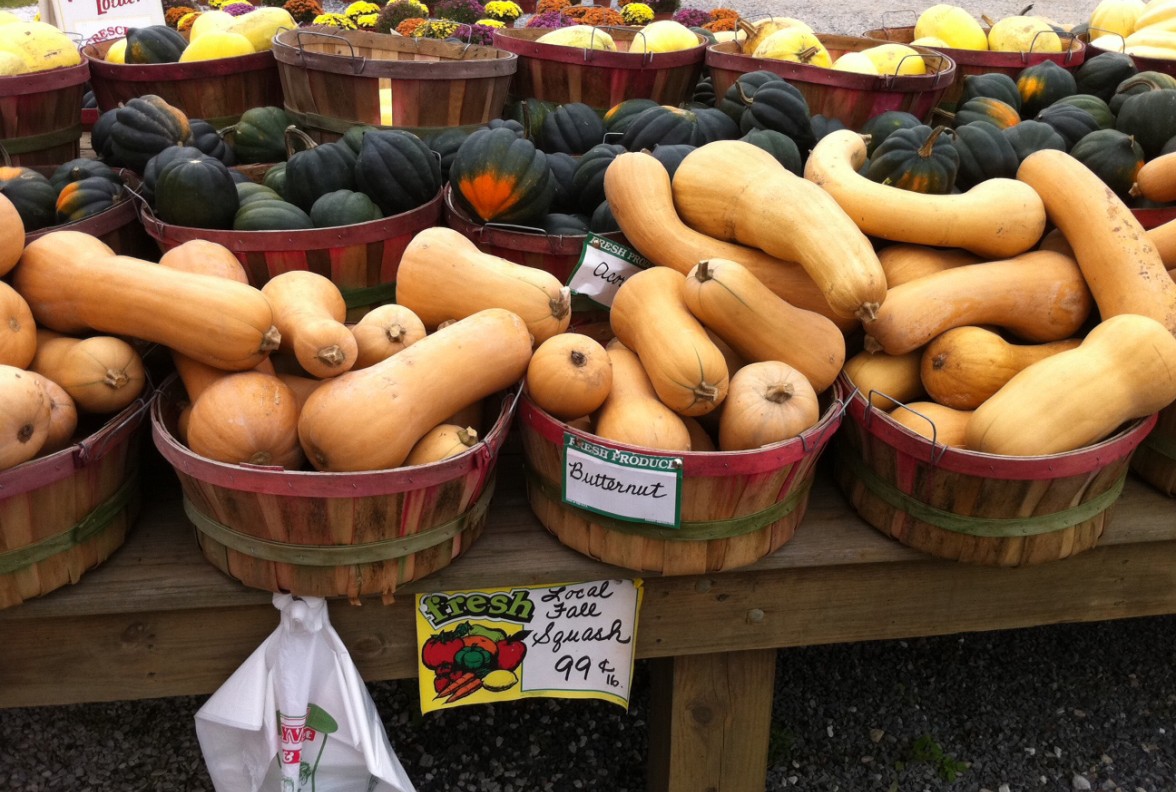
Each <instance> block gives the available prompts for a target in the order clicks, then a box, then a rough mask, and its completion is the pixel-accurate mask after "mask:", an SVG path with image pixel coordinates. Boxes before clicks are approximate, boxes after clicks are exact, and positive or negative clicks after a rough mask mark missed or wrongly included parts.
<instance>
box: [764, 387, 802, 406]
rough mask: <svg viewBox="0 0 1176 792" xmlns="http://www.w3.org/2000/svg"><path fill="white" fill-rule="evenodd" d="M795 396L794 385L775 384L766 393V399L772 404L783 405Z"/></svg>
mask: <svg viewBox="0 0 1176 792" xmlns="http://www.w3.org/2000/svg"><path fill="white" fill-rule="evenodd" d="M793 395H795V389H794V388H793V387H792V383H790V382H785V383H779V382H777V383H773V384H771V385H769V386H768V388H767V390H765V391H764V398H765V399H766V400H768V401H770V402H772V404H783V403H784V402H786V401H788V400H789V399H791V398H792V397H793Z"/></svg>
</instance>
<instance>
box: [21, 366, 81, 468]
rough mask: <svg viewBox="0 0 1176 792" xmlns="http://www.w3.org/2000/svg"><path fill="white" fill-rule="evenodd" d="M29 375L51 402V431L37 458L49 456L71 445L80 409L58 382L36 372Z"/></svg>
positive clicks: (46, 436)
mask: <svg viewBox="0 0 1176 792" xmlns="http://www.w3.org/2000/svg"><path fill="white" fill-rule="evenodd" d="M29 373H30V374H32V375H33V377H35V378H36V379H37V381H38V382H39V383H40V384H41V389H42V390H44V391H45V397H46V398H47V399H48V400H49V431H48V433H47V434H46V435H45V442H44V444H43V445H42V446H41V450H40V451H39V452H37V456H47V455H49V454H52V453H55V452H57V451H60V450H61V449H63V448H67V447H68V446H69V445H70V441H71V440H73V436H74V432H76V431H77V428H78V409H77V406H76V405H75V404H74V400H73V399H72V398H70V395H69V394H68V393H66V392H65V389H64V388H62V387H61V386H60V385H58V384H57V383H56V382H54V381H53V380H51V379H49V378H48V377H44V376H42V375H40V374H37V373H36V372H29Z"/></svg>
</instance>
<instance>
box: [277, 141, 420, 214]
mask: <svg viewBox="0 0 1176 792" xmlns="http://www.w3.org/2000/svg"><path fill="white" fill-rule="evenodd" d="M286 167H287V170H289V167H290V166H289V165H287V166H286ZM288 178H289V177H287V179H288ZM355 187H356V189H358V190H359V191H360V192H362V193H366V194H367V196H368V197H369V198H371V199H372V201H374V202H375V204H376V206H378V207H380V211H381V212H383V213H384V215H385V216H386V217H391V216H393V215H398V214H402V213H403V212H409V211H411V210H413V209H416V208H417V207H419V206H424V205H425V204H427V203H428V202H429V201H431V200H433V199H434V198H435V197H436V196H437V192H438V191H439V190H440V189H441V163H440V162H439V161H438V160H437V156H436V155H435V154H434V153H433V151H432V150H431V149H430V148H429V147H428V146H427V145H425V142H424V141H423V140H421V139H420V138H419V137H417V136H416V135H414V134H412V133H411V132H406V131H404V130H399V129H377V130H373V131H371V132H368V133H367V134H366V135H364V136H363V145H362V147H361V148H360V150H359V157H357V158H356V160H355ZM340 189H348V188H346V187H342V188H340ZM287 192H289V187H288V186H287ZM312 205H313V202H312Z"/></svg>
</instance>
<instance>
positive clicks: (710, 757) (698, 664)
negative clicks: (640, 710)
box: [646, 649, 776, 792]
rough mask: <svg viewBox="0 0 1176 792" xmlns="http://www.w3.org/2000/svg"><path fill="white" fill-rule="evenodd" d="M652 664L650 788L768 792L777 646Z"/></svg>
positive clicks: (654, 791)
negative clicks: (769, 747)
mask: <svg viewBox="0 0 1176 792" xmlns="http://www.w3.org/2000/svg"><path fill="white" fill-rule="evenodd" d="M651 662H652V665H651V668H650V673H651V689H650V693H651V696H652V701H651V706H650V719H649V720H650V722H649V759H648V762H647V766H648V773H649V775H648V780H647V784H646V788H647V789H648V790H649V792H763V789H764V786H765V785H766V783H767V774H768V735H769V732H770V729H771V721H772V691H773V688H774V683H775V677H776V650H775V649H758V650H753V651H743V652H721V653H716V654H704V655H685V656H682V657H667V658H660V659H657V660H654V661H651Z"/></svg>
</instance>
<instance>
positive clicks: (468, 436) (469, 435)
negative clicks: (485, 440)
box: [457, 426, 478, 446]
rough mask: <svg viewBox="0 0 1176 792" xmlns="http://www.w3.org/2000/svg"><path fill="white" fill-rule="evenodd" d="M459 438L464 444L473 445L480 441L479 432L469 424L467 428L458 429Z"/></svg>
mask: <svg viewBox="0 0 1176 792" xmlns="http://www.w3.org/2000/svg"><path fill="white" fill-rule="evenodd" d="M457 439H458V440H459V441H460V442H461V444H462V445H464V446H472V445H473V444H474V443H476V442H478V432H477V430H475V429H474V427H472V426H467V427H466V428H465V429H458V430H457Z"/></svg>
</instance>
